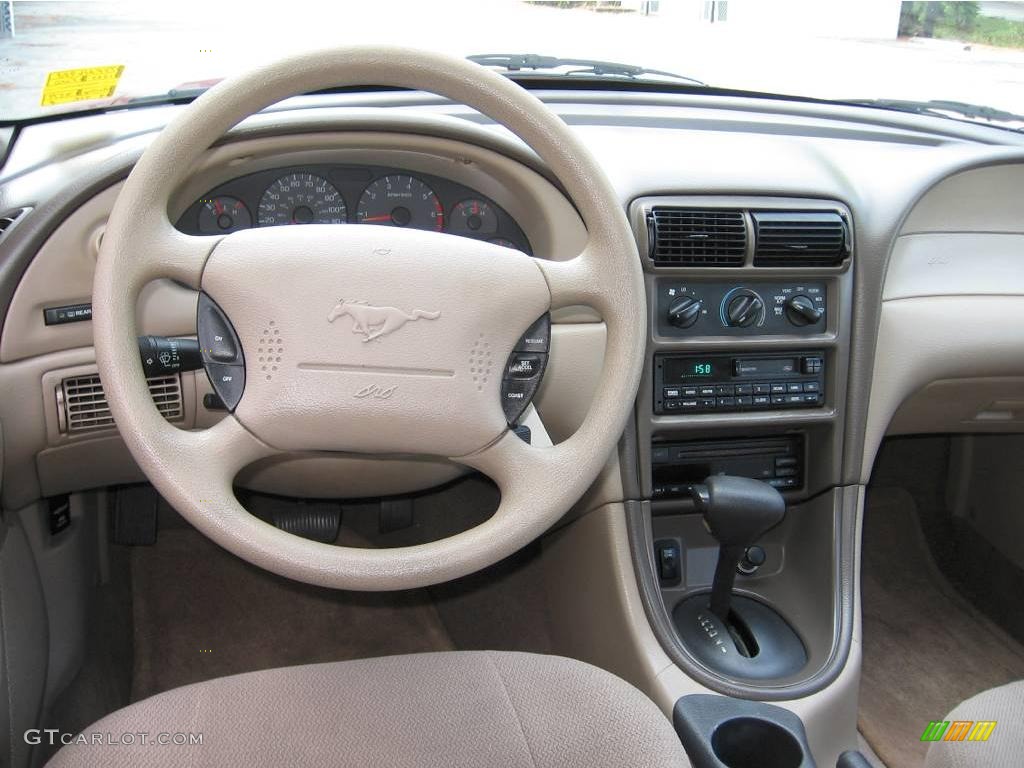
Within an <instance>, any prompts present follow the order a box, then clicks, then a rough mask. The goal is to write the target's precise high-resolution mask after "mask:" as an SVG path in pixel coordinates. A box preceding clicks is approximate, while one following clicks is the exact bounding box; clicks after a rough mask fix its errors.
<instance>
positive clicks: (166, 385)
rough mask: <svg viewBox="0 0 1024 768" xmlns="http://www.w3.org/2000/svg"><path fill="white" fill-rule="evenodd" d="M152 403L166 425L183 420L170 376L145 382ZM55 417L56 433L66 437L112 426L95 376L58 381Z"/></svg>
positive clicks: (173, 378) (178, 381) (178, 385)
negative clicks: (57, 417) (56, 419)
mask: <svg viewBox="0 0 1024 768" xmlns="http://www.w3.org/2000/svg"><path fill="white" fill-rule="evenodd" d="M146 383H147V384H148V385H149V393H150V394H151V395H152V396H153V403H154V404H155V405H156V408H157V410H158V411H160V413H161V415H163V417H164V418H165V419H167V420H168V421H177V420H179V419H181V418H182V417H183V416H184V413H185V412H184V409H183V407H182V402H181V379H180V378H179V377H178V375H177V374H175V375H173V376H154V377H153V378H151V379H146ZM57 413H58V416H59V420H60V431H61V432H64V433H67V434H76V433H79V432H89V431H92V430H96V429H108V428H111V427H113V426H114V419H113V417H112V416H111V415H110V407H109V406H108V405H107V397H106V395H105V394H104V393H103V385H102V384H101V383H100V377H99V375H98V374H95V373H90V374H85V375H84V376H72V377H71V378H67V379H64V380H63V381H61V385H60V388H59V389H58V390H57Z"/></svg>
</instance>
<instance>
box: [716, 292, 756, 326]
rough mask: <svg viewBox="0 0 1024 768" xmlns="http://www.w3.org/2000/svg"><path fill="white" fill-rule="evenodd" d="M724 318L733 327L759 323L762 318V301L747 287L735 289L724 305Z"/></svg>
mask: <svg viewBox="0 0 1024 768" xmlns="http://www.w3.org/2000/svg"><path fill="white" fill-rule="evenodd" d="M724 320H725V324H726V325H729V326H732V327H733V328H747V327H749V326H751V325H760V324H761V323H762V321H763V320H764V301H762V300H761V297H760V296H758V295H757V294H756V293H754V292H753V291H751V290H749V289H747V288H743V289H741V290H739V291H736V292H735V293H733V295H732V296H731V297H730V298H729V300H728V304H726V305H725V317H724Z"/></svg>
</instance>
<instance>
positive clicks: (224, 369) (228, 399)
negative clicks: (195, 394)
mask: <svg viewBox="0 0 1024 768" xmlns="http://www.w3.org/2000/svg"><path fill="white" fill-rule="evenodd" d="M206 375H207V377H208V378H209V379H210V384H212V385H213V388H214V390H215V391H216V392H217V394H218V395H219V396H220V399H221V401H222V402H223V403H224V406H225V407H226V408H227V409H228V410H229V411H233V410H235V406H237V405H238V401H239V400H241V399H242V391H243V390H244V389H245V366H243V365H225V364H223V363H207V364H206Z"/></svg>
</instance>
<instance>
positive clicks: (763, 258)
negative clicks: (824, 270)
mask: <svg viewBox="0 0 1024 768" xmlns="http://www.w3.org/2000/svg"><path fill="white" fill-rule="evenodd" d="M751 216H752V217H753V219H754V266H757V267H834V266H838V265H839V264H841V263H842V262H843V259H845V258H846V257H847V256H849V255H850V230H849V227H848V226H847V223H846V219H844V218H843V217H842V216H840V215H839V214H838V213H836V212H835V211H805V212H801V211H753V212H752V213H751Z"/></svg>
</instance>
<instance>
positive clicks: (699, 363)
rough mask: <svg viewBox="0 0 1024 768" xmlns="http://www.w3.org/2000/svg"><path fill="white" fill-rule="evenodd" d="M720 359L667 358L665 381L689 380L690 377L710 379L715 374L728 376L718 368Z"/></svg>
mask: <svg viewBox="0 0 1024 768" xmlns="http://www.w3.org/2000/svg"><path fill="white" fill-rule="evenodd" d="M720 366H721V361H716V360H712V359H708V358H704V359H701V358H696V357H694V358H678V357H676V358H669V359H667V360H666V361H665V381H666V382H675V381H689V380H691V379H712V378H714V377H715V376H716V375H717V374H719V373H721V374H722V375H723V376H728V372H726V371H724V370H720Z"/></svg>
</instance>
